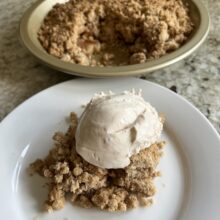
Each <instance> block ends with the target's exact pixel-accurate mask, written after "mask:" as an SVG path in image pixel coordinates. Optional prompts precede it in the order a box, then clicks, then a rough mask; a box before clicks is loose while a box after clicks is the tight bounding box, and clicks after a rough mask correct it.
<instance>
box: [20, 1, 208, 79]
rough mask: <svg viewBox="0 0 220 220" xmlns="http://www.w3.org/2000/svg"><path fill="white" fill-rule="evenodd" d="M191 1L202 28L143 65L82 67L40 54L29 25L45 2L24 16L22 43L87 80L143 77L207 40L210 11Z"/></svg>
mask: <svg viewBox="0 0 220 220" xmlns="http://www.w3.org/2000/svg"><path fill="white" fill-rule="evenodd" d="M188 1H189V2H192V4H194V5H195V7H196V8H197V10H198V12H199V16H200V24H199V26H198V28H197V30H196V31H195V33H194V34H193V36H192V38H191V39H190V40H189V41H188V42H186V43H185V44H184V45H182V46H181V47H180V48H178V49H177V50H175V51H173V52H171V53H169V54H166V55H164V56H162V57H160V58H158V59H155V60H152V61H148V62H146V63H143V64H135V65H125V66H112V67H91V66H83V65H79V64H73V63H69V62H65V61H62V60H60V59H58V58H56V57H54V56H52V55H50V54H48V53H47V52H46V51H43V50H40V49H39V48H38V47H37V46H36V45H35V43H34V42H33V40H32V37H31V36H30V35H29V31H28V23H29V20H30V18H31V16H32V14H33V12H34V11H35V10H37V8H38V6H40V5H41V4H42V3H44V2H45V1H44V0H38V1H37V2H35V3H34V4H33V5H31V6H30V7H29V8H28V9H27V10H26V12H25V13H24V15H23V17H22V19H21V21H20V25H19V40H20V42H21V43H22V44H23V45H24V47H25V48H27V49H28V51H29V52H30V53H31V54H32V55H34V57H36V58H37V59H38V60H39V61H40V62H42V63H43V64H46V65H47V66H49V67H52V68H53V69H57V70H59V71H61V72H65V73H69V74H72V75H77V76H84V77H117V76H135V75H140V74H142V73H148V72H152V71H155V70H159V69H161V68H164V67H167V66H169V65H171V64H174V63H176V62H178V61H180V60H182V59H184V58H186V57H187V56H189V55H190V54H191V53H193V52H194V51H195V50H196V49H197V48H198V47H199V46H200V45H201V44H202V43H203V42H204V40H205V39H206V37H207V35H208V32H209V27H210V18H209V14H208V10H207V8H206V7H205V5H204V4H203V3H202V2H201V1H200V0H188ZM54 4H55V3H54Z"/></svg>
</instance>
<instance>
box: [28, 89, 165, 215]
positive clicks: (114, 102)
mask: <svg viewBox="0 0 220 220" xmlns="http://www.w3.org/2000/svg"><path fill="white" fill-rule="evenodd" d="M162 128H163V118H162V117H160V116H159V115H158V113H157V111H156V110H155V108H154V107H152V106H151V105H150V104H149V103H147V102H146V101H145V100H144V99H143V97H142V95H141V92H135V91H134V90H132V91H125V92H123V93H119V94H114V93H112V92H109V93H104V92H101V93H99V94H95V95H94V97H93V98H92V99H91V100H90V102H89V103H88V104H87V106H86V108H85V110H84V111H83V113H82V114H81V116H80V117H79V119H78V118H77V115H76V114H75V113H73V112H72V113H71V114H70V126H69V128H68V130H67V132H66V133H61V132H58V133H55V135H54V137H53V139H54V141H55V143H54V147H53V148H52V149H51V151H50V152H49V154H48V156H47V157H46V158H44V159H43V160H42V159H37V160H36V161H35V162H34V163H32V164H31V165H30V170H31V172H32V173H34V172H37V173H39V174H40V175H41V176H43V177H45V178H48V180H49V182H48V189H49V194H48V199H47V201H45V204H44V209H45V210H47V211H49V212H50V211H53V210H58V209H61V208H63V207H64V205H65V202H66V200H70V201H71V202H73V203H74V204H77V205H79V206H82V207H85V208H90V207H98V208H100V209H104V210H107V211H126V210H128V209H131V208H135V207H137V206H149V205H151V204H152V203H153V198H152V197H153V195H154V194H155V193H156V187H155V185H154V182H153V180H154V178H155V177H157V176H160V172H159V171H157V169H156V167H157V165H158V163H159V161H160V158H161V156H162V154H163V146H164V142H163V141H159V138H160V134H161V132H162Z"/></svg>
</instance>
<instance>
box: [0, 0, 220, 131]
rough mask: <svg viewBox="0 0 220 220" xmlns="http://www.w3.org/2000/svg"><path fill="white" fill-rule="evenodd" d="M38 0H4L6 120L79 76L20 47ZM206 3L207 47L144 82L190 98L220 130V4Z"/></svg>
mask: <svg viewBox="0 0 220 220" xmlns="http://www.w3.org/2000/svg"><path fill="white" fill-rule="evenodd" d="M32 2H34V1H33V0H28V1H26V0H19V1H18V0H1V1H0V120H2V119H3V118H4V117H5V116H6V115H7V114H8V113H9V112H11V111H12V110H13V109H14V108H15V107H16V106H17V105H18V104H20V103H21V102H23V101H24V100H25V99H27V98H29V97H30V96H32V95H34V94H36V93H37V92H39V91H41V90H43V89H45V88H48V87H49V86H52V85H54V84H56V83H59V82H63V81H65V80H68V79H73V78H74V76H71V75H67V74H64V73H60V72H58V71H55V70H52V69H50V68H48V67H45V66H44V65H42V64H40V63H39V62H38V61H37V60H36V59H35V58H34V57H32V56H31V55H30V54H29V52H28V51H26V49H24V48H23V47H22V46H21V45H20V43H19V41H18V25H19V20H20V18H21V16H22V14H23V13H24V11H25V10H26V9H27V8H28V7H29V6H30V5H31V4H32ZM204 3H205V4H206V6H207V7H208V10H209V13H210V17H211V29H210V33H209V36H208V38H207V40H206V41H205V43H204V44H203V45H202V46H201V47H200V48H199V49H198V50H197V51H196V52H195V53H193V54H192V55H191V56H189V57H188V58H187V59H185V60H183V61H181V62H178V63H177V64H174V65H172V66H170V67H168V68H166V69H163V70H159V71H156V72H153V73H150V74H146V75H145V76H142V77H141V78H143V79H146V80H150V81H153V82H156V83H159V84H161V85H163V86H165V87H168V88H170V89H171V90H173V91H174V92H177V93H178V94H180V95H182V96H184V97H185V98H186V99H188V100H189V101H190V102H191V103H193V104H194V105H195V106H196V107H198V109H200V111H202V112H203V114H204V115H205V116H206V117H207V118H208V119H209V120H210V121H211V123H212V124H213V125H214V126H215V128H216V129H217V130H218V132H220V34H219V32H220V28H219V27H220V16H219V10H220V1H219V0H204ZM173 107H174V108H175V106H173Z"/></svg>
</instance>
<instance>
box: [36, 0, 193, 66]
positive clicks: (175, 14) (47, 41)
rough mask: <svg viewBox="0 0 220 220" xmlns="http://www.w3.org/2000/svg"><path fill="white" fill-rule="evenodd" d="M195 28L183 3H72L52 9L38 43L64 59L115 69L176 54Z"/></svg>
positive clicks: (153, 0)
mask: <svg viewBox="0 0 220 220" xmlns="http://www.w3.org/2000/svg"><path fill="white" fill-rule="evenodd" d="M192 29H193V23H192V21H191V18H190V17H189V9H188V5H187V4H184V3H183V2H182V0H169V1H167V0H70V1H68V2H66V3H64V4H56V5H55V6H54V7H53V8H52V10H51V11H50V12H49V13H48V15H47V16H46V17H45V19H44V21H43V23H42V25H41V27H40V30H39V31H38V39H39V41H40V43H41V45H42V46H43V48H44V49H45V50H46V51H47V52H48V53H49V54H51V55H53V56H55V57H57V58H59V59H61V60H63V61H66V62H72V63H77V64H81V65H86V66H88V65H91V66H96V65H98V66H109V65H110V66H113V65H127V64H136V63H144V62H146V61H147V60H150V59H154V58H158V57H160V56H162V55H164V54H166V53H168V52H170V51H173V50H175V49H177V48H179V47H180V46H181V45H182V44H184V42H185V41H186V40H187V38H188V37H189V35H190V33H191V32H192Z"/></svg>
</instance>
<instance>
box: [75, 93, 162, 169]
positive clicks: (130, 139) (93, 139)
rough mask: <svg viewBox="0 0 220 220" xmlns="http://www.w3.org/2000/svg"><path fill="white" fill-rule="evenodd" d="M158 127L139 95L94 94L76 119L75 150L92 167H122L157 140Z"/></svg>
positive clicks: (157, 117) (148, 107) (146, 104)
mask: <svg viewBox="0 0 220 220" xmlns="http://www.w3.org/2000/svg"><path fill="white" fill-rule="evenodd" d="M162 126H163V125H162V123H161V121H160V117H159V116H158V113H157V111H156V110H155V109H154V108H153V107H152V106H151V105H150V104H149V103H147V102H146V101H145V100H144V99H143V98H142V96H141V94H140V92H138V93H136V92H135V91H131V92H128V91H125V92H123V93H121V94H113V93H109V94H105V93H100V94H96V95H95V96H94V97H93V98H92V99H91V101H90V102H89V104H88V105H87V107H86V109H85V110H84V112H83V113H82V115H81V117H80V119H79V124H78V127H77V130H76V151H77V153H78V154H80V155H81V156H82V157H83V158H84V159H85V160H86V161H87V162H89V163H91V164H93V165H95V166H98V167H102V168H107V169H108V168H124V167H126V166H127V165H129V163H130V157H131V156H132V155H133V154H136V153H138V152H139V151H140V150H141V149H143V148H147V147H149V146H150V145H151V144H153V143H155V142H156V141H157V140H158V138H159V136H160V134H161V131H162Z"/></svg>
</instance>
